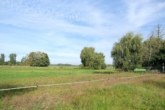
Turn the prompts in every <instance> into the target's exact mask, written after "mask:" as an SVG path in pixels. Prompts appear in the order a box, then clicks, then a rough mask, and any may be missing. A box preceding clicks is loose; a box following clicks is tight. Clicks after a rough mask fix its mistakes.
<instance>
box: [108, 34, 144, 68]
mask: <svg viewBox="0 0 165 110" xmlns="http://www.w3.org/2000/svg"><path fill="white" fill-rule="evenodd" d="M111 56H112V58H113V63H114V66H115V68H120V69H122V70H125V71H128V70H133V69H134V68H137V67H141V65H142V38H141V35H140V34H136V35H134V34H133V33H132V32H129V33H127V34H126V35H124V36H123V37H122V38H121V39H120V41H119V42H118V43H115V45H114V47H113V49H112V51H111Z"/></svg>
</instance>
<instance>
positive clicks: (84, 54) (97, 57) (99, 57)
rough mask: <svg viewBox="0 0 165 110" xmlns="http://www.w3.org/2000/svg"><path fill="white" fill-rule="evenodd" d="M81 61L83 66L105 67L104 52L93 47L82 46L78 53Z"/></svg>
mask: <svg viewBox="0 0 165 110" xmlns="http://www.w3.org/2000/svg"><path fill="white" fill-rule="evenodd" d="M80 58H81V62H82V64H83V66H84V67H85V68H90V69H105V68H106V64H105V61H104V58H105V56H104V54H103V53H97V52H95V48H93V47H84V49H83V50H82V51H81V54H80Z"/></svg>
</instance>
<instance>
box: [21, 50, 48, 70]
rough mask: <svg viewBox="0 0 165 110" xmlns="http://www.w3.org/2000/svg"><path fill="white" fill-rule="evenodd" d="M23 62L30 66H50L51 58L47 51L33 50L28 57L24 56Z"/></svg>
mask: <svg viewBox="0 0 165 110" xmlns="http://www.w3.org/2000/svg"><path fill="white" fill-rule="evenodd" d="M22 62H24V63H25V64H28V65H30V66H40V67H45V66H49V64H50V60H49V57H48V55H47V54H46V53H44V52H31V53H30V54H29V55H28V57H23V58H22Z"/></svg>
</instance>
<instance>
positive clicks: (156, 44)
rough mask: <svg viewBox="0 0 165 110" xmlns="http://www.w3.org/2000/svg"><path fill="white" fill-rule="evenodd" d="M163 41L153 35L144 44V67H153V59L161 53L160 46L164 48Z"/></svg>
mask: <svg viewBox="0 0 165 110" xmlns="http://www.w3.org/2000/svg"><path fill="white" fill-rule="evenodd" d="M162 43H163V40H162V39H161V38H158V37H155V35H154V34H153V33H152V35H151V37H150V38H149V39H147V40H145V41H144V42H143V60H144V62H143V65H144V66H151V65H152V57H153V56H155V55H156V54H158V53H159V49H160V45H161V46H162Z"/></svg>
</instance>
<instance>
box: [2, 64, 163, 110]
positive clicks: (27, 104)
mask: <svg viewBox="0 0 165 110" xmlns="http://www.w3.org/2000/svg"><path fill="white" fill-rule="evenodd" d="M113 72H114V69H113V68H107V69H106V70H82V69H78V68H77V67H53V66H52V67H47V68H38V67H0V89H4V88H12V87H22V86H36V85H45V84H61V83H72V82H81V81H91V82H85V83H81V84H70V85H63V86H50V87H38V88H31V89H21V90H12V91H0V109H2V110H3V109H11V110H22V109H25V110H40V109H43V110H46V109H48V110H50V109H52V110H54V109H56V110H74V109H75V110H109V109H112V110H121V109H127V110H132V109H135V110H136V109H137V110H138V109H153V110H155V109H156V110H164V109H165V75H164V74H149V73H146V74H144V73H117V72H116V73H113ZM135 76H139V77H135ZM100 79H105V80H100ZM93 80H100V81H93Z"/></svg>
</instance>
